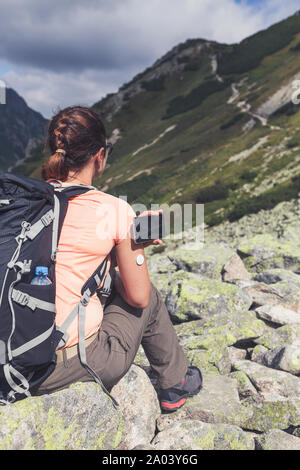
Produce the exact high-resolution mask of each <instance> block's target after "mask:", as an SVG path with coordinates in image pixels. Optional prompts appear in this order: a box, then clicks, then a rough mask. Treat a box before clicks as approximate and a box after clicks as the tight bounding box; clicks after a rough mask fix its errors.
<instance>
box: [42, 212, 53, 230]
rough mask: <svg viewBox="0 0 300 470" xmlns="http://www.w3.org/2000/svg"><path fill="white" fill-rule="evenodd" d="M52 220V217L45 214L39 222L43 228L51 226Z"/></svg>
mask: <svg viewBox="0 0 300 470" xmlns="http://www.w3.org/2000/svg"><path fill="white" fill-rule="evenodd" d="M52 220H53V217H52V215H51V214H49V213H47V214H45V215H43V217H41V222H42V224H43V225H44V226H45V227H48V225H50V224H51V222H52Z"/></svg>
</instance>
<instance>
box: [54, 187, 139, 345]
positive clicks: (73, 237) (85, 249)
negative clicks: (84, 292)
mask: <svg viewBox="0 0 300 470" xmlns="http://www.w3.org/2000/svg"><path fill="white" fill-rule="evenodd" d="M63 186H69V184H67V183H63ZM135 215H136V214H135V212H134V211H133V209H132V208H131V206H130V205H129V204H128V203H127V202H126V201H125V200H123V199H120V198H117V197H114V196H111V195H110V194H106V193H104V192H102V191H98V190H91V191H88V192H87V193H84V194H81V195H79V196H76V197H74V198H71V199H70V201H69V206H68V210H67V213H66V217H65V220H64V223H63V227H62V231H61V235H60V239H59V244H58V250H59V251H58V253H57V259H56V268H55V274H56V301H55V303H56V324H57V325H58V326H61V325H62V324H63V323H64V321H65V319H66V318H67V316H68V315H69V314H70V313H71V311H72V310H73V308H74V307H75V305H76V304H77V303H78V302H79V300H80V298H81V289H82V286H83V285H84V283H85V282H86V281H87V280H88V278H89V277H90V276H91V275H92V274H93V272H94V271H95V270H96V269H97V267H98V266H99V264H100V263H101V262H102V261H103V260H104V258H105V257H106V256H107V255H108V254H109V253H110V251H111V249H112V248H113V247H114V246H115V245H116V244H119V243H120V242H121V241H122V240H123V239H125V238H127V234H128V230H129V229H130V226H131V224H132V219H133V217H135ZM102 318H103V309H102V305H101V303H100V301H99V299H98V297H97V294H95V295H93V296H92V297H91V299H90V303H89V304H88V306H87V308H86V321H85V337H86V338H88V337H89V336H91V335H92V334H94V333H96V332H97V331H98V329H99V328H100V326H101V322H102ZM67 333H68V334H69V337H68V340H67V343H66V345H65V347H69V346H73V345H74V344H77V343H78V318H75V320H74V321H73V322H72V324H71V325H70V327H69V328H68V330H67Z"/></svg>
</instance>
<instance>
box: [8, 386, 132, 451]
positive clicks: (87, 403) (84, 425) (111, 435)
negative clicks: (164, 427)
mask: <svg viewBox="0 0 300 470" xmlns="http://www.w3.org/2000/svg"><path fill="white" fill-rule="evenodd" d="M123 433H124V421H123V417H122V414H121V412H120V411H119V410H115V408H114V406H113V404H112V402H111V400H110V399H109V398H108V397H107V395H105V394H104V393H103V392H102V390H101V388H100V387H99V385H97V384H95V383H91V382H89V383H84V384H83V383H76V384H74V385H71V386H70V387H69V388H67V389H65V390H62V391H59V392H55V393H53V394H51V395H43V396H40V397H32V398H26V399H25V400H22V401H20V402H17V403H15V404H13V405H8V406H5V407H1V409H0V449H1V450H25V449H27V450H29V449H32V450H43V449H45V450H68V449H69V450H80V449H91V450H92V449H95V450H100V449H115V448H117V447H118V445H119V444H120V442H121V440H122V438H123V436H124V434H123Z"/></svg>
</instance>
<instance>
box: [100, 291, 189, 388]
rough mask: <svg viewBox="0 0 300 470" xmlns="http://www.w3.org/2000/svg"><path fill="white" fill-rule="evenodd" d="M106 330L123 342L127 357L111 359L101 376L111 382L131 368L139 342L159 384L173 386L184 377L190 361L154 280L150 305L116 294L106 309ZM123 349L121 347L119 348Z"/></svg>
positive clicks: (111, 339) (103, 323) (111, 336)
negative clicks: (131, 302) (130, 302)
mask: <svg viewBox="0 0 300 470" xmlns="http://www.w3.org/2000/svg"><path fill="white" fill-rule="evenodd" d="M102 329H103V332H105V333H106V334H107V338H108V341H113V342H114V344H113V347H114V348H115V347H116V345H115V340H116V341H117V343H120V345H121V347H122V349H123V351H124V352H125V357H124V358H123V361H121V364H122V367H123V369H124V370H123V371H122V370H121V369H122V367H120V366H121V364H120V365H118V363H117V361H114V360H112V361H109V362H110V367H106V368H105V369H104V370H102V377H101V378H102V380H103V382H104V383H106V384H107V385H108V386H110V385H111V384H113V385H114V384H115V383H117V381H119V380H120V378H121V377H122V376H123V375H125V373H126V372H127V371H128V369H129V368H130V366H131V364H132V363H133V361H134V358H135V356H136V353H137V351H138V348H139V346H140V344H142V346H143V348H144V351H145V354H146V356H147V358H148V360H149V362H150V365H151V367H152V370H153V372H154V373H155V375H156V376H157V379H158V385H159V387H160V388H168V387H171V386H173V385H175V384H177V383H178V382H180V381H181V380H182V378H183V377H184V376H185V374H186V372H187V368H188V362H187V359H186V357H185V354H184V352H183V349H182V348H181V346H180V345H179V342H178V338H177V335H176V332H175V329H174V327H173V324H172V322H171V320H170V317H169V314H168V311H167V309H166V306H165V304H164V302H163V300H162V298H161V295H160V293H159V292H158V290H157V289H156V288H155V287H154V286H153V284H152V290H151V297H150V302H149V304H148V306H147V307H146V308H144V309H138V308H134V307H131V306H130V305H128V304H127V303H126V302H125V301H124V300H123V298H122V297H121V296H120V295H118V294H116V295H115V296H114V297H113V299H112V301H111V303H110V304H109V305H108V306H107V307H105V309H104V318H103V322H102ZM119 349H120V348H119Z"/></svg>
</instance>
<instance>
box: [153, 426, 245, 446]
mask: <svg viewBox="0 0 300 470" xmlns="http://www.w3.org/2000/svg"><path fill="white" fill-rule="evenodd" d="M152 445H153V447H154V448H155V449H156V450H178V449H182V450H254V439H253V437H252V436H250V435H249V434H247V433H246V432H244V431H242V430H241V429H240V428H238V427H237V426H232V425H229V424H208V423H202V422H201V421H197V420H193V419H189V420H184V421H178V422H176V423H175V424H173V425H172V426H170V427H167V428H166V429H164V431H162V432H159V433H158V434H157V435H156V437H155V438H154V440H153V442H152Z"/></svg>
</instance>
